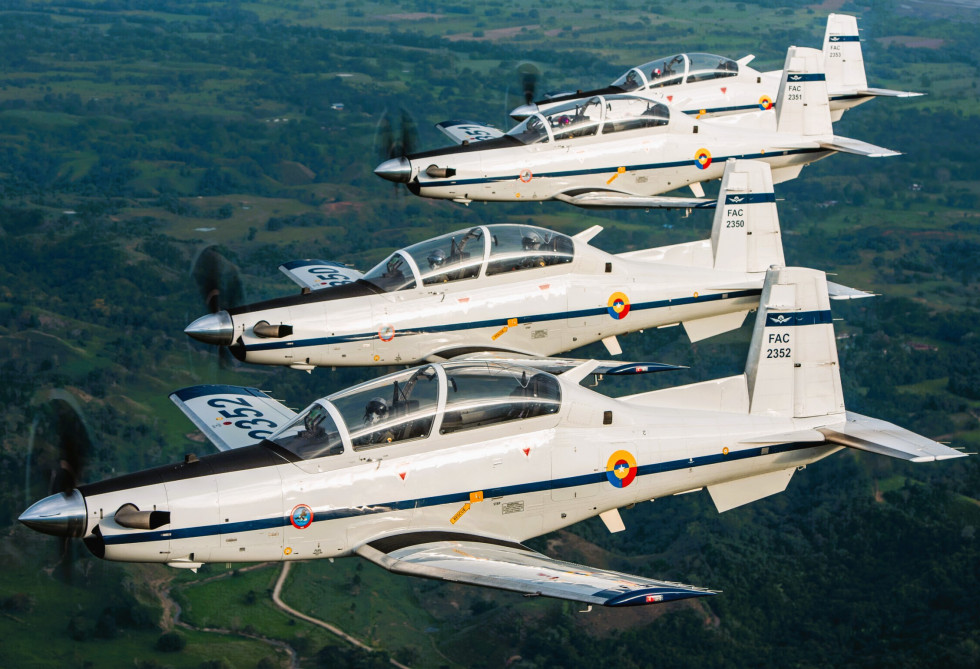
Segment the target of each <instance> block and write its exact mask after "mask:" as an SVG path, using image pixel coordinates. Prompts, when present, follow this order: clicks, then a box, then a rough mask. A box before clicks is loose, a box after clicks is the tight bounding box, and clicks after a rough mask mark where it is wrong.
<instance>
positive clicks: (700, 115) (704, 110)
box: [694, 109, 708, 118]
mask: <svg viewBox="0 0 980 669" xmlns="http://www.w3.org/2000/svg"><path fill="white" fill-rule="evenodd" d="M707 112H708V110H707V109H702V110H701V111H699V112H698V115H697V116H695V117H694V118H701V117H702V116H704V115H705V114H706V113H707Z"/></svg>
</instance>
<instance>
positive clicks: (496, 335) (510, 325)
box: [490, 318, 517, 341]
mask: <svg viewBox="0 0 980 669" xmlns="http://www.w3.org/2000/svg"><path fill="white" fill-rule="evenodd" d="M513 327H517V319H516V318H508V319H507V325H505V326H504V327H502V328H500V329H499V330H497V331H496V332H495V333H494V334H493V336H491V337H490V339H492V340H494V341H497V339H498V338H499V337H502V336H503V335H504V333H506V332H507V330H508V329H509V328H513Z"/></svg>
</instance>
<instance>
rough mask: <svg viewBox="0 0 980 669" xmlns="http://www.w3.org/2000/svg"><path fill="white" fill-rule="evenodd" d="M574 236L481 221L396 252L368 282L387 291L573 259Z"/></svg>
mask: <svg viewBox="0 0 980 669" xmlns="http://www.w3.org/2000/svg"><path fill="white" fill-rule="evenodd" d="M574 255H575V244H574V243H573V242H572V239H571V238H570V237H568V236H566V235H563V234H561V233H559V232H553V231H552V230H546V229H544V228H538V227H535V226H533V225H512V224H497V225H481V226H477V227H474V228H469V229H466V230H457V231H456V232H451V233H449V234H447V235H442V236H441V237H435V238H433V239H428V240H426V241H424V242H419V243H418V244H413V245H412V246H409V247H407V248H404V249H402V250H400V251H395V252H394V253H393V254H391V255H390V256H389V257H388V258H386V259H385V260H383V261H382V262H381V263H379V264H378V265H377V266H375V267H374V268H373V269H371V270H370V271H369V272H368V273H367V274H365V275H364V277H363V280H364V281H367V282H368V283H370V284H372V285H373V286H375V287H376V288H378V289H380V290H382V291H384V292H386V293H390V292H395V291H399V290H408V289H410V288H416V287H420V286H437V285H439V284H444V283H449V282H452V281H464V280H467V279H477V278H479V277H481V276H493V275H496V274H503V273H506V272H515V271H521V270H530V269H537V268H542V267H549V266H551V265H559V264H564V263H569V262H571V261H572V259H573V258H574Z"/></svg>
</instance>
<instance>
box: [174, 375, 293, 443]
mask: <svg viewBox="0 0 980 669" xmlns="http://www.w3.org/2000/svg"><path fill="white" fill-rule="evenodd" d="M170 399H171V401H173V403H174V404H176V405H177V407H178V408H179V409H180V410H181V411H183V412H184V414H185V415H186V416H187V417H188V418H190V419H191V422H192V423H194V425H196V426H197V428H198V429H199V430H200V431H201V432H203V433H204V436H205V437H207V438H208V439H209V440H210V441H211V443H212V444H214V445H215V446H216V447H217V449H218V450H219V451H229V450H231V449H233V448H241V447H242V446H251V445H252V444H256V443H258V442H260V441H262V440H263V439H265V438H267V437H270V436H272V434H273V433H275V432H277V431H278V430H279V428H281V427H283V426H284V425H286V423H288V422H289V421H291V420H292V419H293V418H295V417H296V414H295V413H294V412H293V411H292V410H291V409H289V408H288V407H286V406H284V405H282V404H280V403H279V402H277V401H276V400H274V399H272V398H271V397H269V396H268V395H266V394H265V393H263V392H262V391H261V390H258V389H256V388H244V387H242V386H224V385H206V386H191V387H190V388H183V389H181V390H178V391H177V392H174V393H171V394H170Z"/></svg>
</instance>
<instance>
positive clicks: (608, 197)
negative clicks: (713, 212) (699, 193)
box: [555, 191, 716, 209]
mask: <svg viewBox="0 0 980 669" xmlns="http://www.w3.org/2000/svg"><path fill="white" fill-rule="evenodd" d="M555 199H556V200H559V201H561V202H565V203H566V204H571V205H574V206H576V207H582V208H583V209H609V208H616V209H623V208H630V209H713V208H714V206H715V202H716V201H715V199H708V198H703V197H670V196H667V195H652V196H642V195H626V194H625V193H616V192H613V191H591V192H588V193H580V194H578V195H565V194H559V195H556V196H555Z"/></svg>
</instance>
